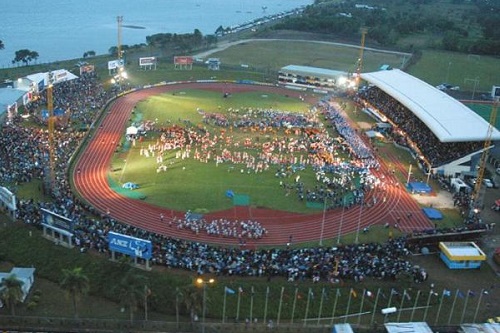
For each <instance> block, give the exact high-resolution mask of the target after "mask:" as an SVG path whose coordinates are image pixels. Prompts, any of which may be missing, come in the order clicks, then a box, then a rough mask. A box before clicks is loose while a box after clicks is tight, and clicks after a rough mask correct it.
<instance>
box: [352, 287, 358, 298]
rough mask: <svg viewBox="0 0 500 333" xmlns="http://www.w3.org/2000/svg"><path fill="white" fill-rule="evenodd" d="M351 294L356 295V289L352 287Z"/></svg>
mask: <svg viewBox="0 0 500 333" xmlns="http://www.w3.org/2000/svg"><path fill="white" fill-rule="evenodd" d="M351 295H352V296H353V297H354V298H356V297H358V294H357V293H356V290H354V289H351Z"/></svg>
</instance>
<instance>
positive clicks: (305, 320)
mask: <svg viewBox="0 0 500 333" xmlns="http://www.w3.org/2000/svg"><path fill="white" fill-rule="evenodd" d="M310 301H311V288H309V291H308V292H307V304H306V312H305V314H304V326H306V323H307V315H308V314H309V302H310Z"/></svg>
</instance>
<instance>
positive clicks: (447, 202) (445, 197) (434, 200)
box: [412, 191, 454, 208]
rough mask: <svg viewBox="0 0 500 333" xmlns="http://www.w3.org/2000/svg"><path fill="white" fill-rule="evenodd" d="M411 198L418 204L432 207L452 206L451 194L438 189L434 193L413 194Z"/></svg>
mask: <svg viewBox="0 0 500 333" xmlns="http://www.w3.org/2000/svg"><path fill="white" fill-rule="evenodd" d="M412 198H413V199H414V200H416V201H417V202H418V203H419V204H421V205H424V206H428V207H431V206H432V207H434V208H454V206H453V196H452V194H451V193H450V192H446V191H439V192H438V193H437V194H436V195H420V194H413V195H412Z"/></svg>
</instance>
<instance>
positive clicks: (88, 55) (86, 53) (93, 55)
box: [83, 51, 96, 58]
mask: <svg viewBox="0 0 500 333" xmlns="http://www.w3.org/2000/svg"><path fill="white" fill-rule="evenodd" d="M95 54H96V53H95V51H87V52H85V53H83V57H84V58H90V57H95Z"/></svg>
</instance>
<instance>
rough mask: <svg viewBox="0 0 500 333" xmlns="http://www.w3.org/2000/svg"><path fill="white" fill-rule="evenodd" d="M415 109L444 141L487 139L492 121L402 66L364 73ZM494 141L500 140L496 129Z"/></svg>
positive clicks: (398, 99)
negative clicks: (401, 68) (489, 121)
mask: <svg viewBox="0 0 500 333" xmlns="http://www.w3.org/2000/svg"><path fill="white" fill-rule="evenodd" d="M361 78H362V79H363V80H366V81H368V82H369V83H371V84H373V85H375V86H376V87H378V88H380V89H381V90H383V91H384V92H386V93H387V94H389V95H390V96H392V97H393V98H394V99H396V100H397V101H399V102H400V103H401V104H403V105H404V106H405V107H407V108H408V109H409V110H410V111H411V112H413V113H414V114H415V115H416V116H417V117H418V118H419V119H420V120H421V121H422V122H423V123H424V124H425V125H426V126H427V127H429V129H430V130H431V131H432V132H433V133H434V135H436V137H437V138H438V139H439V141H441V142H468V141H485V140H486V136H487V134H488V128H489V123H488V122H487V121H486V120H484V119H483V118H481V116H479V115H478V114H476V113H475V112H474V111H472V110H471V109H469V108H468V107H467V106H465V105H464V104H462V103H461V102H459V101H458V100H456V99H454V98H453V97H451V96H449V95H448V94H446V93H444V92H442V91H440V90H439V89H436V88H434V87H433V86H431V85H430V84H428V83H426V82H424V81H422V80H420V79H417V78H416V77H414V76H411V75H410V74H407V73H405V72H403V71H401V70H399V69H394V70H388V71H379V72H373V73H364V74H361ZM491 139H492V140H500V132H499V131H498V130H496V129H495V128H493V131H492V136H491Z"/></svg>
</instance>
